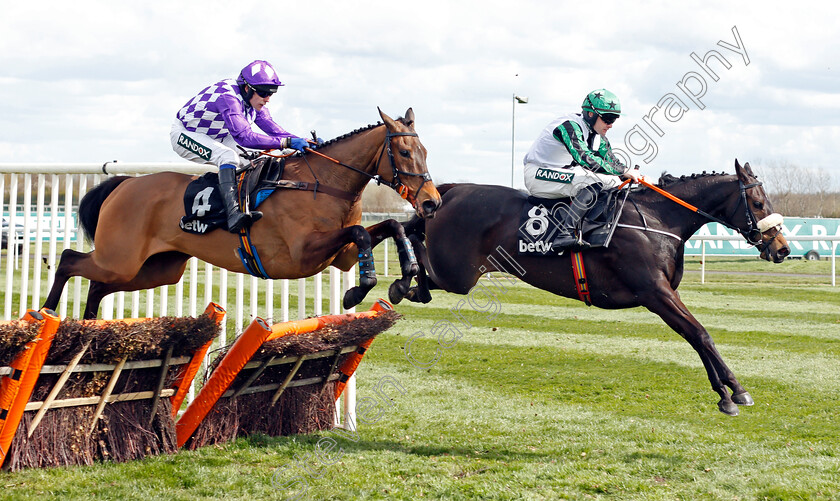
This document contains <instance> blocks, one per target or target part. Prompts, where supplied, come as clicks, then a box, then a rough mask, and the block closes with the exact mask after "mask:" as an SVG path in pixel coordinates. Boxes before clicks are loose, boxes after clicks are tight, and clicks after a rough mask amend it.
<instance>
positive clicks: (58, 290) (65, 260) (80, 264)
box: [43, 249, 90, 311]
mask: <svg viewBox="0 0 840 501" xmlns="http://www.w3.org/2000/svg"><path fill="white" fill-rule="evenodd" d="M89 265H90V253H89V252H79V251H75V250H73V249H64V251H63V252H62V253H61V258H60V259H59V261H58V266H57V267H56V269H55V278H54V279H53V284H52V288H50V292H49V294H47V299H46V300H45V301H44V305H43V307H44V308H48V309H50V310H53V311H55V309H56V308H58V302H59V301H60V300H61V294H62V292H64V286H65V284H67V281H68V280H70V278H72V277H76V276H80V275H81V276H84V275H85V269H86V268H87V266H89Z"/></svg>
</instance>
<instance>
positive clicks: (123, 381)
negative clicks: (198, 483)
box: [0, 304, 224, 470]
mask: <svg viewBox="0 0 840 501" xmlns="http://www.w3.org/2000/svg"><path fill="white" fill-rule="evenodd" d="M223 317H224V310H223V309H222V308H221V307H219V306H218V305H216V304H211V305H210V306H208V307H207V309H206V310H205V313H204V314H203V315H201V316H199V317H198V318H188V317H187V318H179V317H162V318H155V319H126V320H122V321H102V320H94V321H75V320H65V321H61V320H60V319H59V318H58V317H57V316H56V314H55V313H54V312H53V311H51V310H46V309H44V310H41V311H39V312H36V311H29V312H27V314H26V315H25V316H24V318H23V319H22V320H20V321H14V322H4V323H3V324H2V325H0V331H2V336H0V342H2V344H3V346H2V347H0V353H2V355H0V357H3V358H0V364H2V365H6V366H4V367H0V376H2V377H0V460H2V462H3V468H4V469H6V470H20V469H22V468H27V467H44V466H64V465H86V464H92V463H93V462H94V461H98V460H111V461H120V462H121V461H128V460H131V459H139V458H142V457H146V456H149V455H156V454H164V453H173V452H176V451H177V449H178V447H177V443H176V435H175V418H176V415H177V411H178V409H179V408H180V405H181V402H183V400H184V398H185V397H186V395H187V392H188V389H189V387H190V385H191V383H192V380H193V378H194V377H195V375H196V373H197V372H198V369H199V366H200V365H201V363H202V361H203V358H204V356H205V354H206V352H207V349H208V348H209V347H210V345H211V343H212V341H213V339H214V338H215V337H216V336H217V335H218V332H219V323H220V322H221V320H222V319H223ZM33 334H34V335H33Z"/></svg>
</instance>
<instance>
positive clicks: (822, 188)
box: [756, 160, 840, 217]
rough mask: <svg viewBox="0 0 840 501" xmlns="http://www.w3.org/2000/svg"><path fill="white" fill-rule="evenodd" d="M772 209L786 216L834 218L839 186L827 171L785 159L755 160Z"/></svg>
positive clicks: (839, 194)
mask: <svg viewBox="0 0 840 501" xmlns="http://www.w3.org/2000/svg"><path fill="white" fill-rule="evenodd" d="M756 164H757V165H756V170H757V171H758V172H757V173H758V174H759V177H760V178H761V179H762V180H763V181H764V186H765V189H766V190H767V193H768V194H769V195H770V198H771V199H772V200H773V206H774V207H775V209H776V210H777V211H778V212H780V213H782V214H784V215H787V216H799V217H837V216H838V199H840V189H838V187H837V183H836V181H835V179H834V177H833V176H832V175H831V173H830V172H828V171H826V170H824V169H819V168H811V167H802V166H800V165H796V164H793V163H791V162H789V161H788V160H774V161H769V162H756Z"/></svg>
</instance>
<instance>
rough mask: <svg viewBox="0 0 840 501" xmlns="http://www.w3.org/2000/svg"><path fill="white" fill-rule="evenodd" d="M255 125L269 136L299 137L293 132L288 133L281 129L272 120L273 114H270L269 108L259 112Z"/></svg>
mask: <svg viewBox="0 0 840 501" xmlns="http://www.w3.org/2000/svg"><path fill="white" fill-rule="evenodd" d="M254 123H255V124H257V127H259V128H260V129H261V130H262V131H263V132H265V133H266V134H268V135H269V136H274V137H298V136H296V135H294V134H292V133H291V132H288V131H286V129H284V128H283V127H280V125H279V124H278V123H277V122H275V121H274V119H273V118H271V113H269V112H268V108H266V107H263V109H261V110H260V111H258V112H257V117H256V119H255V120H254Z"/></svg>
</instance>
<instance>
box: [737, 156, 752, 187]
mask: <svg viewBox="0 0 840 501" xmlns="http://www.w3.org/2000/svg"><path fill="white" fill-rule="evenodd" d="M735 173H736V174H737V175H738V178H739V179H741V180H742V181H745V182H746V181H747V180H748V179H750V178H754V177H755V174H753V171H752V167H750V163H749V162H746V163H744V166H743V167H742V166H741V163H740V162H738V159H737V158H736V159H735Z"/></svg>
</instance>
